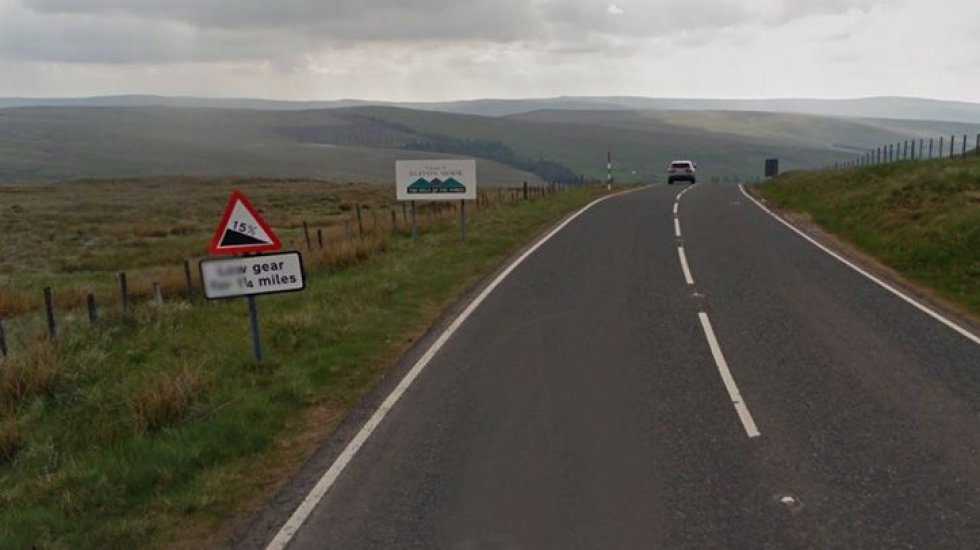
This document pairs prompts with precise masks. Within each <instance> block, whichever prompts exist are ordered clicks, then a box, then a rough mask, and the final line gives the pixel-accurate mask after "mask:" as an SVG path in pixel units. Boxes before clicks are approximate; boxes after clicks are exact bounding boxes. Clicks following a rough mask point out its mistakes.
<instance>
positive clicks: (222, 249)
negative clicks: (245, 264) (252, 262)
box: [208, 191, 282, 254]
mask: <svg viewBox="0 0 980 550" xmlns="http://www.w3.org/2000/svg"><path fill="white" fill-rule="evenodd" d="M280 248H282V244H281V243H280V242H279V237H276V235H275V233H273V232H272V229H270V228H269V224H267V223H265V220H263V219H262V217H261V216H259V213H258V212H256V211H255V208H253V207H252V203H250V202H248V199H246V198H245V195H244V194H243V193H242V192H241V191H233V192H232V194H231V197H229V198H228V204H227V205H225V211H224V213H223V214H221V221H219V222H218V227H216V228H215V230H214V235H213V236H212V237H211V244H210V245H209V246H208V251H209V252H211V253H212V254H244V253H247V252H267V251H269V250H279V249H280Z"/></svg>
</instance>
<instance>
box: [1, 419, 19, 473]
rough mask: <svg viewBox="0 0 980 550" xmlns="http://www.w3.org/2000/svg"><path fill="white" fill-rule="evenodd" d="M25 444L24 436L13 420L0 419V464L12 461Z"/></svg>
mask: <svg viewBox="0 0 980 550" xmlns="http://www.w3.org/2000/svg"><path fill="white" fill-rule="evenodd" d="M23 444H24V437H23V436H22V435H21V433H20V429H19V428H18V427H17V423H16V422H15V421H13V420H0V464H2V463H4V462H10V461H11V460H13V459H14V457H15V456H17V451H19V450H20V448H21V446H23Z"/></svg>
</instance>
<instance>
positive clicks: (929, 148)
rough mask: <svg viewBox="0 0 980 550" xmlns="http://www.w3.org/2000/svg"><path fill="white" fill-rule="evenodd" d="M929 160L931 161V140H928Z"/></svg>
mask: <svg viewBox="0 0 980 550" xmlns="http://www.w3.org/2000/svg"><path fill="white" fill-rule="evenodd" d="M929 160H932V138H929Z"/></svg>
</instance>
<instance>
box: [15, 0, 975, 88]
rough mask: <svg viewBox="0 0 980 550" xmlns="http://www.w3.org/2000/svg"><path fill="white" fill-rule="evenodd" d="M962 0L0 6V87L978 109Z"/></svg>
mask: <svg viewBox="0 0 980 550" xmlns="http://www.w3.org/2000/svg"><path fill="white" fill-rule="evenodd" d="M978 52H980V2H978V1H977V0H613V1H609V0H529V1H528V0H525V1H519V0H456V1H447V0H332V1H331V0H328V1H323V0H277V1H270V0H236V1H231V0H225V1H207V0H0V74H3V75H4V76H3V78H2V79H0V95H4V96H7V95H23V96H78V95H103V94H125V93H153V94H166V95H203V96H237V97H241V96H248V97H268V98H282V99H336V98H342V97H358V98H364V99H387V100H447V99H465V98H477V97H532V96H553V95H646V96H679V97H785V96H794V97H804V96H805V97H857V96H869V95H915V96H925V97H935V98H945V99H964V100H969V101H978V102H980V70H978V69H980V54H978Z"/></svg>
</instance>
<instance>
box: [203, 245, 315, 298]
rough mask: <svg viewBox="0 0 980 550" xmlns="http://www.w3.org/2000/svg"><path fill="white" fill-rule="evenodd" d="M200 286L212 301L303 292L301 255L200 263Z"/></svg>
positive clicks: (265, 255) (276, 255)
mask: <svg viewBox="0 0 980 550" xmlns="http://www.w3.org/2000/svg"><path fill="white" fill-rule="evenodd" d="M200 269H201V283H202V285H203V286H204V297H205V298H207V299H209V300H216V299H220V298H237V297H239V296H254V295H257V294H275V293H279V292H295V291H298V290H303V288H305V286H306V281H305V279H304V277H303V275H304V274H303V258H302V257H301V256H300V255H299V252H282V253H279V254H259V255H256V256H243V257H240V258H214V259H207V260H201V263H200Z"/></svg>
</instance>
